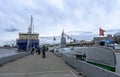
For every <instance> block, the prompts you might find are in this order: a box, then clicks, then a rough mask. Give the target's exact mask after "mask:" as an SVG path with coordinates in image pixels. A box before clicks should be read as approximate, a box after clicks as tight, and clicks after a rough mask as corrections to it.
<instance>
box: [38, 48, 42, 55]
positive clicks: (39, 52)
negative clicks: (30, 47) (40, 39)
mask: <svg viewBox="0 0 120 77" xmlns="http://www.w3.org/2000/svg"><path fill="white" fill-rule="evenodd" d="M37 52H38V55H40V54H41V49H40V47H38V48H37Z"/></svg>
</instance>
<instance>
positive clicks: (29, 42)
mask: <svg viewBox="0 0 120 77" xmlns="http://www.w3.org/2000/svg"><path fill="white" fill-rule="evenodd" d="M32 28H33V17H32V15H31V20H30V26H29V28H28V42H27V50H29V47H30V48H31V34H32Z"/></svg>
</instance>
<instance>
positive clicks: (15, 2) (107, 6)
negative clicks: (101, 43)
mask: <svg viewBox="0 0 120 77" xmlns="http://www.w3.org/2000/svg"><path fill="white" fill-rule="evenodd" d="M30 15H33V22H34V31H35V32H38V33H39V35H40V37H42V36H57V35H60V34H61V32H62V30H63V29H64V31H65V32H66V33H68V34H69V33H72V32H73V33H75V34H76V32H77V33H78V32H79V33H78V34H80V36H82V35H83V36H84V37H85V38H87V39H89V38H88V37H91V36H92V37H93V36H98V35H99V27H101V28H103V29H104V30H106V33H105V35H107V34H110V33H112V34H114V33H116V32H119V31H120V0H0V36H1V37H0V42H1V43H2V42H3V41H11V40H15V39H16V38H18V33H19V32H27V31H28V26H29V25H30Z"/></svg>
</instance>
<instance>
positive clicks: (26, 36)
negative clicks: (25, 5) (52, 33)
mask: <svg viewBox="0 0 120 77" xmlns="http://www.w3.org/2000/svg"><path fill="white" fill-rule="evenodd" d="M32 28H33V17H32V15H31V20H30V26H29V28H28V33H19V39H17V46H18V50H29V49H31V48H32V47H38V46H39V34H38V33H34V32H33V29H32Z"/></svg>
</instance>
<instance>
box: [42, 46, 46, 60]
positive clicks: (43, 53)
mask: <svg viewBox="0 0 120 77" xmlns="http://www.w3.org/2000/svg"><path fill="white" fill-rule="evenodd" d="M45 51H46V49H45V46H43V47H42V58H45V57H46V56H45Z"/></svg>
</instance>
